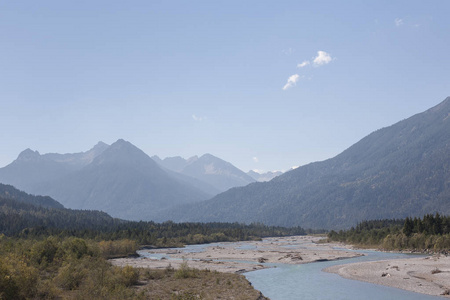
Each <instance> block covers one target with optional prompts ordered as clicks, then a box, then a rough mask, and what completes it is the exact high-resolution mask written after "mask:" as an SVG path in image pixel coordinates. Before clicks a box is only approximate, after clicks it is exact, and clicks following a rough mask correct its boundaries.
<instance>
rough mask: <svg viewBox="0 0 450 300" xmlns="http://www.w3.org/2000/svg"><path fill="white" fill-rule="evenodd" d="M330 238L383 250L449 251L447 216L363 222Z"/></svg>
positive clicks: (333, 233) (435, 215) (332, 232)
mask: <svg viewBox="0 0 450 300" xmlns="http://www.w3.org/2000/svg"><path fill="white" fill-rule="evenodd" d="M328 238H329V240H331V241H339V242H344V243H350V244H355V245H359V246H366V247H379V248H381V249H385V250H406V249H408V250H412V251H419V252H423V251H427V252H445V253H447V252H448V251H449V250H450V216H442V215H440V214H439V213H436V214H434V215H433V214H427V215H425V216H423V217H422V218H419V217H414V218H410V217H408V218H406V219H393V220H387V219H386V220H371V221H363V222H361V223H359V224H358V225H357V226H356V227H352V228H351V229H349V230H345V231H344V230H341V231H339V232H336V231H334V230H332V231H330V232H329V233H328Z"/></svg>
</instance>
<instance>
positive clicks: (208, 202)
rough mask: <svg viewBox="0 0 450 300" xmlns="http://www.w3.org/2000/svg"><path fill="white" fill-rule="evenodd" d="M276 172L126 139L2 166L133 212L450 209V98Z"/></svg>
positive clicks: (269, 214) (338, 213)
mask: <svg viewBox="0 0 450 300" xmlns="http://www.w3.org/2000/svg"><path fill="white" fill-rule="evenodd" d="M249 175H251V176H252V177H253V178H252V177H251V176H249ZM274 175H278V174H276V173H269V174H257V173H255V172H249V173H248V174H245V173H244V172H242V171H241V170H239V169H237V168H236V167H234V166H233V165H232V164H230V163H228V162H225V161H223V160H222V159H219V158H217V157H214V156H213V155H211V154H205V155H203V156H201V157H197V156H194V157H191V158H189V159H184V158H181V157H171V158H165V159H159V158H158V157H157V156H154V157H153V159H152V158H150V157H149V156H148V155H147V154H145V153H144V152H142V150H140V149H138V148H137V147H136V146H134V145H132V144H131V143H129V142H126V141H124V140H118V141H117V142H115V143H113V144H112V145H110V146H108V145H106V144H104V143H102V142H100V143H98V144H97V145H96V146H95V147H93V148H92V149H91V150H89V151H87V152H82V153H75V154H56V153H53V154H44V155H41V154H39V152H37V151H32V150H30V149H27V150H25V151H23V152H22V153H20V155H19V156H18V158H17V159H16V160H15V161H14V162H12V163H11V164H9V165H8V166H6V167H4V168H0V182H1V183H7V184H12V185H14V186H15V187H17V188H19V189H22V190H24V191H26V192H28V193H33V194H41V195H49V196H51V197H53V198H55V199H56V200H58V201H59V202H61V203H62V204H63V205H64V206H65V207H68V208H77V209H96V210H102V211H105V212H107V213H109V214H111V215H112V216H114V217H120V218H123V219H129V220H140V219H143V220H150V219H151V220H155V221H166V220H173V221H176V222H184V221H195V222H198V221H202V222H209V221H221V222H243V223H250V222H262V223H264V224H267V225H281V226H297V225H299V226H302V227H310V228H333V229H339V228H347V227H350V226H353V225H355V224H356V223H357V222H359V221H362V220H367V219H384V218H403V217H407V216H422V215H424V214H426V213H435V212H439V213H442V214H450V97H449V98H447V99H445V100H444V101H443V102H442V103H441V104H439V105H437V106H435V107H433V108H431V109H429V110H427V111H425V112H423V113H420V114H417V115H415V116H412V117H410V118H408V119H406V120H403V121H400V122H398V123H396V124H394V125H392V126H390V127H387V128H383V129H380V130H378V131H375V132H373V133H372V134H370V135H368V136H367V137H365V138H363V139H362V140H360V141H359V142H358V143H356V144H354V145H353V146H351V147H350V148H348V149H347V150H345V151H344V152H342V153H341V154H339V155H337V156H336V157H334V158H331V159H328V160H325V161H321V162H314V163H311V164H308V165H305V166H302V167H299V168H297V169H295V170H291V171H289V172H286V173H284V174H282V175H279V176H278V177H275V178H273V179H272V180H270V181H269V182H255V181H264V180H266V179H270V176H274ZM239 186H241V187H239ZM229 188H230V189H229ZM223 191H224V192H223ZM219 192H223V193H220V194H218V193H219ZM216 194H218V195H216ZM214 195H216V196H214Z"/></svg>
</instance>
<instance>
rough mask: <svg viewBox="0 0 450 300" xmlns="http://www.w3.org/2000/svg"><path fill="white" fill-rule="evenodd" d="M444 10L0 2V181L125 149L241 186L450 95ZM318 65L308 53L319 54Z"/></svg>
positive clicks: (378, 5) (439, 5)
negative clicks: (41, 166)
mask: <svg viewBox="0 0 450 300" xmlns="http://www.w3.org/2000/svg"><path fill="white" fill-rule="evenodd" d="M449 11H450V2H449V1H230V0H228V1H60V0H58V1H45V0H44V1H0V126H1V128H2V130H1V131H0V147H1V148H0V149H1V150H0V167H2V166H5V165H7V164H8V163H10V162H11V161H12V160H14V159H15V158H16V157H17V155H18V154H19V153H20V152H21V151H22V150H24V149H26V148H31V149H33V150H38V151H39V152H40V153H48V152H58V153H72V152H80V151H85V150H88V149H90V148H91V147H92V146H93V145H95V144H96V143H97V142H98V141H100V140H101V141H104V142H106V143H113V142H114V141H115V140H117V139H119V138H123V139H125V140H128V141H130V142H132V143H133V144H135V145H136V146H138V147H139V148H141V149H142V150H144V151H145V152H146V153H147V154H149V155H150V156H152V155H158V156H160V157H161V158H164V157H167V156H178V155H179V156H183V157H185V158H187V157H190V156H192V155H201V154H204V153H211V154H213V155H216V156H218V157H221V158H223V159H225V160H227V161H229V162H231V163H233V164H234V165H236V166H237V167H239V168H241V169H242V170H244V171H248V170H249V169H258V170H264V171H268V170H286V169H289V168H290V167H292V166H298V165H304V164H307V163H309V162H312V161H319V160H324V159H327V158H330V157H333V156H335V155H336V154H338V153H340V152H342V151H343V150H345V149H346V148H348V147H349V146H351V145H352V144H354V143H355V142H357V141H358V140H359V139H361V138H363V137H364V136H366V135H367V134H369V133H371V132H373V131H375V130H377V129H379V128H382V127H386V126H389V125H391V124H393V123H395V122H397V121H400V120H402V119H404V118H407V117H409V116H411V115H413V114H416V113H419V112H422V111H424V110H426V109H428V108H430V107H432V106H434V105H437V104H438V103H439V102H441V101H442V100H444V99H445V98H446V97H447V96H450V91H449V90H450V89H449V88H450V78H449V71H448V70H450V59H449V56H450V55H449V53H450V19H449V18H448V12H449ZM319 51H320V52H319Z"/></svg>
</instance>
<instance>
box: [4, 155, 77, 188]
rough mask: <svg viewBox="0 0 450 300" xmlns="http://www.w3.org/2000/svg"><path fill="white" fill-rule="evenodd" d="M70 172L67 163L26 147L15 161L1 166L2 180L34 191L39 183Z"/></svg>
mask: <svg viewBox="0 0 450 300" xmlns="http://www.w3.org/2000/svg"><path fill="white" fill-rule="evenodd" d="M70 172H71V169H70V167H68V166H67V165H65V164H62V163H59V162H55V161H53V160H51V159H48V158H45V157H43V156H41V155H40V154H39V152H38V151H32V150H30V149H26V150H24V151H22V152H21V153H20V154H19V156H18V157H17V159H16V160H15V161H13V162H12V163H10V164H9V165H7V166H5V167H3V168H0V182H1V183H4V184H11V185H13V186H15V187H17V188H18V189H21V190H25V191H27V192H30V193H34V191H35V188H36V186H37V185H39V184H41V183H43V182H46V181H51V180H56V179H58V178H61V177H63V176H65V175H67V174H69V173H70Z"/></svg>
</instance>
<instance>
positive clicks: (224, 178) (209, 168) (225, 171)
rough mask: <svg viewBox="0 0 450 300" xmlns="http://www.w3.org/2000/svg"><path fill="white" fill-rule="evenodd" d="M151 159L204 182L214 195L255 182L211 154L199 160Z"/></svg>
mask: <svg viewBox="0 0 450 300" xmlns="http://www.w3.org/2000/svg"><path fill="white" fill-rule="evenodd" d="M152 158H153V159H154V160H155V161H156V162H157V163H158V164H159V165H160V166H162V167H164V168H166V169H168V170H171V171H174V172H177V173H179V174H183V175H186V176H189V177H192V178H195V179H197V180H199V181H201V182H205V183H206V184H207V185H208V186H210V187H213V189H214V190H215V191H216V192H215V193H214V195H216V194H218V193H220V192H224V191H226V190H228V189H230V188H232V187H236V186H244V185H247V184H249V183H252V182H255V179H253V178H252V177H251V176H249V175H248V174H245V173H244V172H243V171H241V170H239V169H238V168H236V167H235V166H233V165H232V164H231V163H229V162H226V161H224V160H223V159H220V158H218V157H215V156H213V155H211V154H204V155H202V156H201V157H200V158H199V157H197V156H193V157H191V158H189V159H184V158H182V157H180V156H176V157H166V158H165V159H160V158H159V157H158V156H153V157H152ZM207 191H210V190H207Z"/></svg>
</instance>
